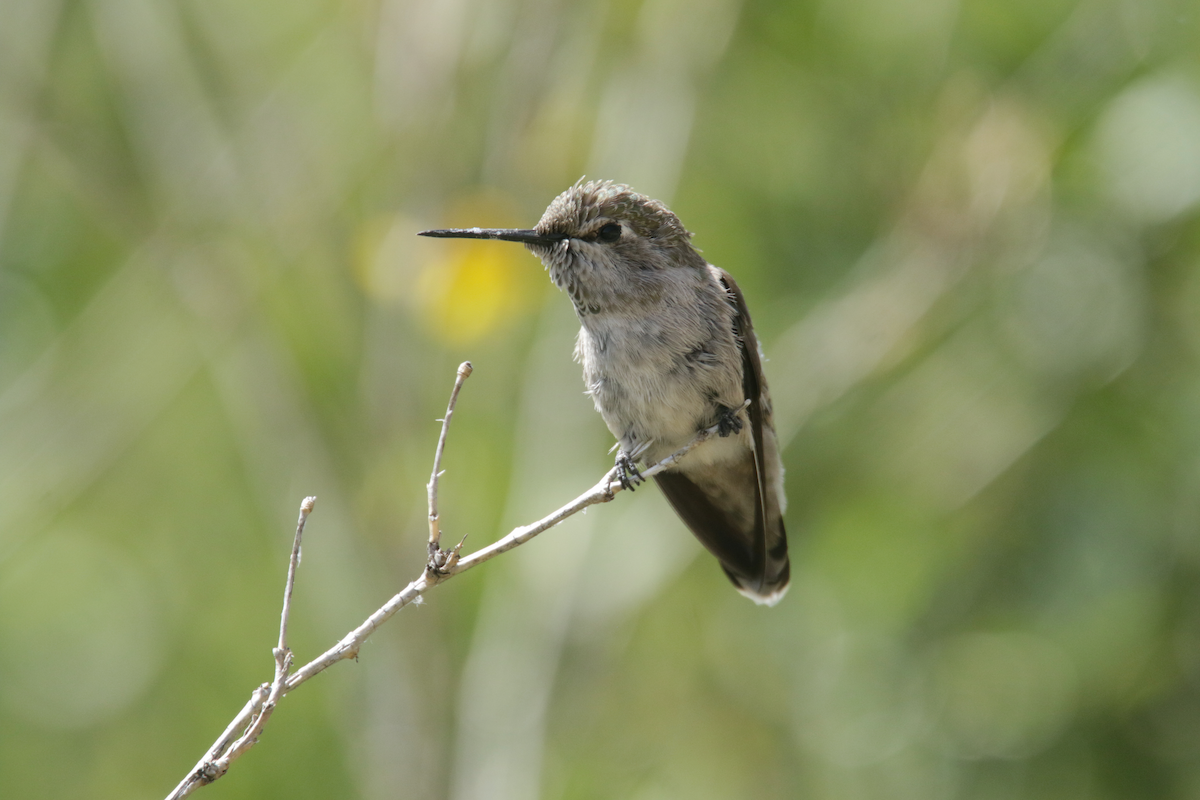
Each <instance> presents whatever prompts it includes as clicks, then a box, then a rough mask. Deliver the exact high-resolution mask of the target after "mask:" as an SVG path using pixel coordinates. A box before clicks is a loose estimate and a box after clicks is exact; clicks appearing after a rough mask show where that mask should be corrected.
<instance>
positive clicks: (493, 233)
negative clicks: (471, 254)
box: [417, 228, 567, 245]
mask: <svg viewBox="0 0 1200 800" xmlns="http://www.w3.org/2000/svg"><path fill="white" fill-rule="evenodd" d="M417 235H418V236H432V237H434V238H437V239H503V240H504V241H506V242H521V243H522V244H540V245H552V244H557V243H558V242H561V241H562V240H563V239H566V238H567V237H566V236H564V235H563V234H561V233H550V234H541V233H538V232H537V231H535V230H522V229H520V228H443V229H440V230H435V231H421V232H420V233H418V234H417Z"/></svg>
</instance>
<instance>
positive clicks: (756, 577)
mask: <svg viewBox="0 0 1200 800" xmlns="http://www.w3.org/2000/svg"><path fill="white" fill-rule="evenodd" d="M717 273H718V275H719V278H720V281H721V283H722V284H723V285H724V287H725V292H726V295H727V296H728V297H729V302H730V303H731V304H732V305H733V307H734V309H735V310H736V312H737V313H736V316H735V318H734V334H735V335H736V337H737V341H738V344H739V347H740V348H741V353H742V390H743V393H744V395H745V397H747V398H749V399H750V400H751V403H750V406H749V407H748V408H747V409H746V413H747V415H748V417H749V420H750V432H751V437H752V439H753V442H754V452H753V454H747V458H746V463H739V464H731V465H730V469H729V475H727V476H722V477H723V478H724V480H721V481H720V482H719V483H718V484H716V485H713V486H700V485H697V483H696V482H694V481H693V479H692V477H689V475H688V474H686V473H685V472H681V471H679V470H673V471H669V472H664V473H661V474H660V475H658V476H656V480H657V482H658V485H659V488H661V489H662V492H663V494H664V495H665V496H666V498H667V500H668V501H669V502H670V503H671V505H672V507H674V509H675V511H676V513H677V514H679V516H680V518H681V519H682V520H683V521H684V523H685V524H686V525H687V526H688V527H689V528H690V529H691V530H692V533H694V534H695V535H696V538H697V539H699V540H700V542H701V543H702V544H704V546H705V547H707V548H708V550H709V551H710V552H711V553H712V554H713V555H715V556H716V557H717V559H718V560H719V561H720V562H721V566H722V568H724V570H725V574H726V575H728V576H729V579H730V580H731V581H733V583H734V585H736V586H737V587H738V590H739V591H741V592H742V593H743V594H745V595H746V596H748V597H750V598H751V599H752V600H754V601H755V602H759V603H768V604H774V603H775V602H777V601H778V600H779V599H780V598H781V597H782V596H783V592H784V591H786V589H787V585H788V580H789V578H790V572H791V568H790V564H789V562H788V555H787V532H786V531H785V530H784V527H783V514H782V508H781V500H782V498H780V497H778V496H777V495H778V492H777V489H776V487H775V486H774V485H773V483H772V482H771V481H770V480H769V478H770V476H771V474H772V473H771V471H770V470H769V469H768V464H767V458H768V457H770V458H773V459H776V460H778V458H779V456H778V453H777V452H776V448H775V442H774V439H773V437H774V429H773V427H772V422H771V401H770V395H769V394H768V392H767V388H766V387H767V382H766V379H765V378H764V377H763V371H762V360H761V358H760V357H759V352H758V339H757V338H756V337H755V335H754V326H753V325H752V323H751V322H750V312H749V311H748V310H747V308H746V301H745V299H744V298H743V297H742V292H741V290H740V289H739V288H738V285H737V283H736V282H735V281H734V280H733V278H732V277H731V276H730V275H729V273H727V272H725V271H724V270H717ZM765 432H766V433H765ZM766 436H771V437H772V441H771V442H770V447H771V450H770V452H769V453H768V450H767V442H765V441H764V439H765V437H766ZM774 469H775V472H776V474H778V470H779V469H781V467H780V466H779V465H778V464H776V465H774ZM730 490H732V491H743V492H745V493H747V494H749V493H751V492H753V494H754V507H753V514H752V515H746V516H745V517H744V518H742V519H738V518H736V517H735V516H733V515H730V514H729V513H727V512H726V510H725V509H724V508H722V507H721V506H719V505H717V504H714V502H713V500H712V498H714V497H719V496H720V495H721V494H722V493H723V492H727V491H730ZM725 505H730V504H725Z"/></svg>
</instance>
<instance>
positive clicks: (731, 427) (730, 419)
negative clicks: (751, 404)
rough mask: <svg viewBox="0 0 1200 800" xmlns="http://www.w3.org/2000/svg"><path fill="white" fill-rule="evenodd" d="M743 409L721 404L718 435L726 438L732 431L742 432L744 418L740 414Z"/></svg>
mask: <svg viewBox="0 0 1200 800" xmlns="http://www.w3.org/2000/svg"><path fill="white" fill-rule="evenodd" d="M741 411H742V409H741V408H740V407H739V408H725V407H724V406H721V413H720V415H719V416H718V417H717V435H718V436H720V437H721V438H725V437H726V436H728V435H729V434H731V433H741V432H742V424H743V423H742V418H741V416H739V415H740V413H741Z"/></svg>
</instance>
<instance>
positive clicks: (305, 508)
mask: <svg viewBox="0 0 1200 800" xmlns="http://www.w3.org/2000/svg"><path fill="white" fill-rule="evenodd" d="M316 504H317V496H316V495H313V496H312V497H306V498H304V501H303V502H301V503H300V512H301V513H303V514H311V513H312V510H313V506H315V505H316Z"/></svg>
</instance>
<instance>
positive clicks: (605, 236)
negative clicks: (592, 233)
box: [596, 222, 621, 244]
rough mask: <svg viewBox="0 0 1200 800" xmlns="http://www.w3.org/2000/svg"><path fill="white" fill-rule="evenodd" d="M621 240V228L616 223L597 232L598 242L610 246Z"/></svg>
mask: <svg viewBox="0 0 1200 800" xmlns="http://www.w3.org/2000/svg"><path fill="white" fill-rule="evenodd" d="M620 238H621V226H620V225H618V224H617V223H615V222H610V223H608V224H607V225H604V226H602V227H601V228H600V230H598V231H596V240H597V241H600V242H604V243H605V244H610V243H612V242H615V241H616V240H617V239H620Z"/></svg>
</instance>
